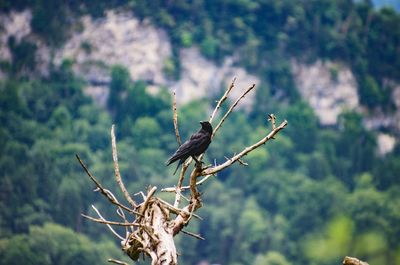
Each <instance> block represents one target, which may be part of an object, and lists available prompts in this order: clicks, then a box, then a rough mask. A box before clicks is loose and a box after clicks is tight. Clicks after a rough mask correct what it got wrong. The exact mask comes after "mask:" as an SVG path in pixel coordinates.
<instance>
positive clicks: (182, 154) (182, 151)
mask: <svg viewBox="0 0 400 265" xmlns="http://www.w3.org/2000/svg"><path fill="white" fill-rule="evenodd" d="M206 137H207V136H206V135H204V134H202V133H194V134H192V136H191V137H190V139H189V140H187V141H186V142H184V143H183V144H182V145H181V146H179V148H178V150H176V152H175V154H173V155H172V156H171V157H170V158H169V159H168V161H167V162H166V164H167V165H169V164H171V163H173V162H175V161H176V160H178V159H182V158H184V159H186V158H188V157H189V156H190V155H191V153H193V152H194V150H196V149H197V148H198V146H199V145H201V143H203V142H204V139H205V138H206Z"/></svg>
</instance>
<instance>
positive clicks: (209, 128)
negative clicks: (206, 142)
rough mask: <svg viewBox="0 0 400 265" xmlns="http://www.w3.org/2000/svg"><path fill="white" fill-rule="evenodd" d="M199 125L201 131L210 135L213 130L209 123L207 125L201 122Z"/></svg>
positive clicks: (206, 122)
mask: <svg viewBox="0 0 400 265" xmlns="http://www.w3.org/2000/svg"><path fill="white" fill-rule="evenodd" d="M200 124H201V128H202V129H203V130H205V131H206V132H208V133H210V134H211V133H212V131H213V128H212V126H211V123H209V122H208V121H201V122H200Z"/></svg>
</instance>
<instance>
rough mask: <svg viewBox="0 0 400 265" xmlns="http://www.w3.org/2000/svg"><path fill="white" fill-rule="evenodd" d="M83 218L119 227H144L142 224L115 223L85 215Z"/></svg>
mask: <svg viewBox="0 0 400 265" xmlns="http://www.w3.org/2000/svg"><path fill="white" fill-rule="evenodd" d="M81 216H83V217H85V218H87V219H89V220H91V221H93V222H96V223H100V224H109V225H119V226H138V227H141V226H142V225H141V224H137V223H122V222H114V221H107V220H103V219H97V218H94V217H91V216H89V215H86V214H83V213H81Z"/></svg>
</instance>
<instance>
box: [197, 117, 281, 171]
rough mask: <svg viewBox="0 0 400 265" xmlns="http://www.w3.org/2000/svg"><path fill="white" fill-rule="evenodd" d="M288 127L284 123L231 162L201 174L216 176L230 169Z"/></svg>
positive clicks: (230, 160) (231, 159)
mask: <svg viewBox="0 0 400 265" xmlns="http://www.w3.org/2000/svg"><path fill="white" fill-rule="evenodd" d="M286 125H287V121H286V120H285V121H283V122H282V123H281V124H280V125H279V126H278V127H276V128H275V129H274V130H272V131H271V132H270V133H269V134H268V135H267V136H265V137H264V138H262V139H261V140H260V141H258V142H257V143H255V144H253V145H251V146H249V147H246V148H245V149H244V150H243V151H242V152H240V153H239V154H237V155H235V156H234V157H232V158H230V159H229V160H227V161H226V162H225V163H223V164H221V165H218V166H216V167H212V168H208V169H206V170H203V171H202V172H201V175H203V176H206V175H211V174H215V173H217V172H219V171H221V170H223V169H225V168H227V167H229V166H230V165H232V164H233V163H235V162H236V161H237V160H239V159H240V158H241V157H243V156H245V155H247V154H248V153H249V152H251V151H253V150H254V149H256V148H257V147H259V146H261V145H263V144H265V143H266V142H267V141H268V140H270V139H271V138H273V137H274V135H275V134H277V133H278V132H279V131H280V130H282V129H283V128H285V126H286Z"/></svg>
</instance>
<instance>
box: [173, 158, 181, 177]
mask: <svg viewBox="0 0 400 265" xmlns="http://www.w3.org/2000/svg"><path fill="white" fill-rule="evenodd" d="M181 164H182V159H180V160H179V162H178V165H177V166H176V168H175V171H174V175H175V173H176V171H178V168H179V166H180V165H181Z"/></svg>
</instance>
